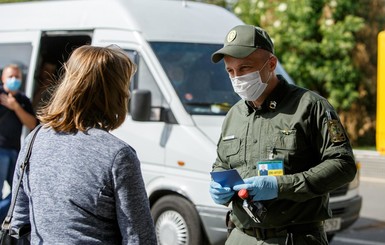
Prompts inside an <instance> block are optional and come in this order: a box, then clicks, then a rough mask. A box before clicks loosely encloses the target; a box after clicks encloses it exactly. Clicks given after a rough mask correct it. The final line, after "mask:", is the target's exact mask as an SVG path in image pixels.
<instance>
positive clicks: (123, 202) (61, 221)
mask: <svg viewBox="0 0 385 245" xmlns="http://www.w3.org/2000/svg"><path fill="white" fill-rule="evenodd" d="M135 69H136V66H135V65H134V64H133V63H132V62H131V60H130V59H129V58H128V57H127V55H126V54H125V53H124V52H123V51H122V50H120V49H118V48H116V47H107V48H103V47H91V46H82V47H79V48H77V49H76V50H75V51H74V52H73V53H72V55H71V57H70V58H69V60H68V62H67V63H66V64H65V65H64V76H63V77H62V79H61V82H60V84H59V85H58V87H57V88H56V90H55V92H54V94H53V96H52V98H51V100H50V101H49V103H48V104H47V105H46V106H44V107H43V108H42V109H41V110H40V111H38V118H39V120H40V121H41V123H42V125H43V126H42V128H41V129H40V131H39V132H38V134H37V136H36V139H35V141H34V145H33V149H32V155H31V158H30V166H29V169H28V170H27V172H26V173H25V175H24V177H23V184H22V186H21V187H20V190H19V195H18V197H17V201H16V206H15V211H14V219H13V220H12V231H13V232H15V234H18V229H19V228H21V227H22V226H23V225H27V224H30V225H31V244H43V243H44V244H82V245H83V244H146V245H148V244H150V245H151V244H156V237H155V232H154V226H153V221H152V218H151V214H150V209H149V202H148V198H147V194H146V190H145V187H144V183H143V178H142V175H141V170H140V162H139V160H138V158H137V156H136V153H135V150H134V149H133V148H131V147H130V146H129V145H128V144H127V143H125V142H123V141H121V140H120V139H118V138H116V137H115V136H113V135H112V134H110V133H109V131H110V130H113V129H116V128H117V127H119V126H120V125H121V124H122V123H123V121H124V120H125V117H126V114H127V108H128V100H129V95H130V94H129V85H130V79H131V77H132V76H133V74H134V73H135ZM30 138H31V136H29V137H28V138H27V139H26V145H27V144H28V143H29V141H30ZM25 154H26V146H24V147H23V148H22V150H21V152H20V157H19V159H18V162H17V165H18V168H17V171H15V178H14V183H15V181H18V179H19V176H20V164H21V163H22V161H23V159H24V157H25ZM13 191H16V190H13Z"/></svg>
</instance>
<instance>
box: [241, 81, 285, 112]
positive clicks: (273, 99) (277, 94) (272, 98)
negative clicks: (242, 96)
mask: <svg viewBox="0 0 385 245" xmlns="http://www.w3.org/2000/svg"><path fill="white" fill-rule="evenodd" d="M277 77H278V80H279V83H278V85H277V87H276V88H275V89H274V90H273V91H272V92H271V93H270V94H269V96H267V98H266V99H265V101H264V102H263V104H262V106H261V108H260V109H255V108H254V107H253V106H252V105H250V103H251V102H249V101H245V104H246V107H247V114H246V115H247V116H249V115H250V114H251V113H253V112H254V111H256V112H257V113H264V112H268V111H275V110H277V108H278V107H279V104H280V102H281V101H282V99H283V97H284V96H285V91H287V87H288V86H289V84H288V83H287V81H286V80H285V78H284V77H283V76H281V75H277ZM271 104H274V108H272V106H271Z"/></svg>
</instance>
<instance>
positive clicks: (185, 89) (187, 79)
mask: <svg viewBox="0 0 385 245" xmlns="http://www.w3.org/2000/svg"><path fill="white" fill-rule="evenodd" d="M151 46H152V48H153V50H154V52H155V54H156V55H157V57H158V59H159V60H160V62H161V64H162V66H163V68H164V70H165V72H166V74H167V75H168V77H169V79H170V81H171V83H172V85H173V87H174V89H175V91H176V93H177V94H178V96H179V98H180V100H181V101H182V103H183V106H184V107H185V109H186V110H187V112H188V113H190V114H214V115H224V114H226V113H227V111H228V110H229V109H230V107H231V106H232V105H234V104H235V103H236V102H237V101H239V100H240V98H239V96H238V95H237V94H236V93H235V92H234V90H233V88H232V86H231V82H230V80H229V76H228V74H227V72H226V71H225V69H224V64H223V61H221V62H220V63H219V64H214V63H212V62H211V54H212V53H213V52H215V51H216V50H218V49H220V48H221V47H222V45H219V44H197V43H168V42H154V43H151Z"/></svg>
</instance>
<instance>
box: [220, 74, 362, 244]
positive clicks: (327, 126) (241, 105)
mask: <svg viewBox="0 0 385 245" xmlns="http://www.w3.org/2000/svg"><path fill="white" fill-rule="evenodd" d="M278 77H279V80H280V83H279V85H278V86H277V87H276V88H275V90H274V91H273V92H272V93H271V94H270V96H269V97H268V98H267V99H266V100H265V102H264V104H263V106H262V109H260V110H255V109H253V108H252V107H251V106H249V105H248V104H247V102H245V101H240V102H238V103H237V104H236V105H234V106H233V107H232V108H231V110H230V111H229V112H228V114H227V116H226V119H225V121H224V123H223V127H222V133H221V137H220V140H219V142H218V149H217V154H218V156H217V159H216V162H215V163H214V165H213V171H221V170H224V169H237V170H238V172H239V173H240V175H241V177H242V178H248V177H252V176H256V175H258V173H257V168H256V163H257V161H260V160H266V159H269V158H270V159H271V158H273V159H283V161H284V175H283V176H277V181H278V187H279V191H278V198H276V199H273V200H269V201H262V203H263V205H264V206H265V207H266V208H267V215H266V218H265V219H264V221H263V222H262V223H259V224H258V223H255V222H254V221H253V220H252V219H251V218H250V217H249V216H248V215H247V213H246V212H245V211H244V210H243V208H242V202H243V201H242V200H241V199H240V198H239V197H238V196H237V195H234V197H233V199H232V201H233V202H232V206H233V213H232V214H231V220H232V221H233V222H234V223H235V225H236V227H237V228H238V229H239V230H244V231H248V230H250V229H251V228H252V227H259V228H263V229H271V228H278V230H279V229H282V228H287V227H291V226H293V227H295V225H298V224H314V223H315V222H321V221H323V220H325V219H327V218H330V217H331V210H330V209H329V207H328V199H329V196H328V193H329V192H330V191H331V190H333V189H336V188H338V187H340V186H342V185H344V184H346V183H348V182H349V181H351V180H353V178H354V176H355V174H356V165H355V160H354V156H353V152H352V148H351V146H350V143H349V140H348V139H347V136H346V133H345V130H344V129H343V127H342V126H341V124H340V121H339V118H338V116H337V114H336V112H335V110H334V109H333V107H332V106H331V105H330V104H329V103H328V102H327V100H326V99H324V98H322V97H321V96H319V95H317V94H316V93H314V92H311V91H309V90H306V89H303V88H300V87H297V86H295V85H291V84H288V83H287V82H286V81H285V80H284V78H283V77H282V76H279V75H278ZM305 226H306V225H305ZM237 232H238V231H237ZM240 244H241V243H240ZM309 244H310V243H309Z"/></svg>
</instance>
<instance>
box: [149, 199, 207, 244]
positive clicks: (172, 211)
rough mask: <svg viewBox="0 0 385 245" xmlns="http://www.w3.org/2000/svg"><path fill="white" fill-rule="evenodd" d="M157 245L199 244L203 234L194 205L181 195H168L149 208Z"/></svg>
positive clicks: (201, 241) (201, 242)
mask: <svg viewBox="0 0 385 245" xmlns="http://www.w3.org/2000/svg"><path fill="white" fill-rule="evenodd" d="M151 214H152V217H153V219H154V224H155V231H156V236H157V239H158V244H159V245H201V244H203V236H202V231H201V226H200V219H199V216H198V213H197V211H196V209H195V207H194V205H193V204H192V203H191V202H189V201H188V200H186V199H185V198H183V197H180V196H177V195H168V196H164V197H162V198H160V199H159V200H158V201H157V202H156V203H155V204H154V206H153V207H152V208H151Z"/></svg>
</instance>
